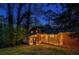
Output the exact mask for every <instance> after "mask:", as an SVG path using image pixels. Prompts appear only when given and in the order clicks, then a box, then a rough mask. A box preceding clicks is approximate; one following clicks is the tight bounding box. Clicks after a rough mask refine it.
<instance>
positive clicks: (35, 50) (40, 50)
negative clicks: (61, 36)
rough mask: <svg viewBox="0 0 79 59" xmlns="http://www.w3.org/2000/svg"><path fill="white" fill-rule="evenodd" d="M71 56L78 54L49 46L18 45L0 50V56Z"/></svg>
mask: <svg viewBox="0 0 79 59" xmlns="http://www.w3.org/2000/svg"><path fill="white" fill-rule="evenodd" d="M63 54H64V55H72V54H79V53H78V52H75V51H74V50H72V49H67V48H62V47H57V46H50V45H45V44H41V45H32V46H29V45H20V46H16V47H9V48H0V55H63Z"/></svg>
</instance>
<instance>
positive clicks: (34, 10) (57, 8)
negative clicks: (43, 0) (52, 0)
mask: <svg viewBox="0 0 79 59" xmlns="http://www.w3.org/2000/svg"><path fill="white" fill-rule="evenodd" d="M1 6H5V9H4V8H2V7H0V16H4V17H6V15H7V10H6V7H7V5H6V4H2V5H1ZM39 6H41V7H39ZM15 7H17V4H15ZM25 8H27V7H26V6H24V8H23V9H22V10H25ZM41 8H42V10H44V11H45V12H46V11H48V10H52V11H53V12H55V13H57V14H61V13H62V12H64V11H65V10H66V8H64V9H63V8H62V6H61V5H60V4H53V5H49V6H46V4H32V5H31V12H32V13H33V16H34V17H36V18H37V19H38V20H39V21H40V22H41V23H42V24H46V23H47V22H46V20H45V17H44V16H43V15H42V14H41V13H42V11H41ZM39 11H41V12H39ZM22 13H24V12H23V11H22ZM13 14H14V19H15V18H16V14H17V10H16V8H14V9H13ZM15 21H16V20H14V22H15Z"/></svg>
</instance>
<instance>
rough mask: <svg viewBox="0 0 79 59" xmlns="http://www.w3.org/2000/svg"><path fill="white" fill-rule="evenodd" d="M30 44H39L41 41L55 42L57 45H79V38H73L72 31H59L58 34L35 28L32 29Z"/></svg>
mask: <svg viewBox="0 0 79 59" xmlns="http://www.w3.org/2000/svg"><path fill="white" fill-rule="evenodd" d="M30 32H31V34H32V35H30V36H29V45H39V44H41V43H46V44H53V45H56V46H65V47H71V46H73V47H75V46H76V47H79V40H75V39H71V37H70V36H69V35H70V34H71V32H59V33H56V34H46V33H40V30H39V29H38V28H37V29H34V30H31V31H30Z"/></svg>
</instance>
